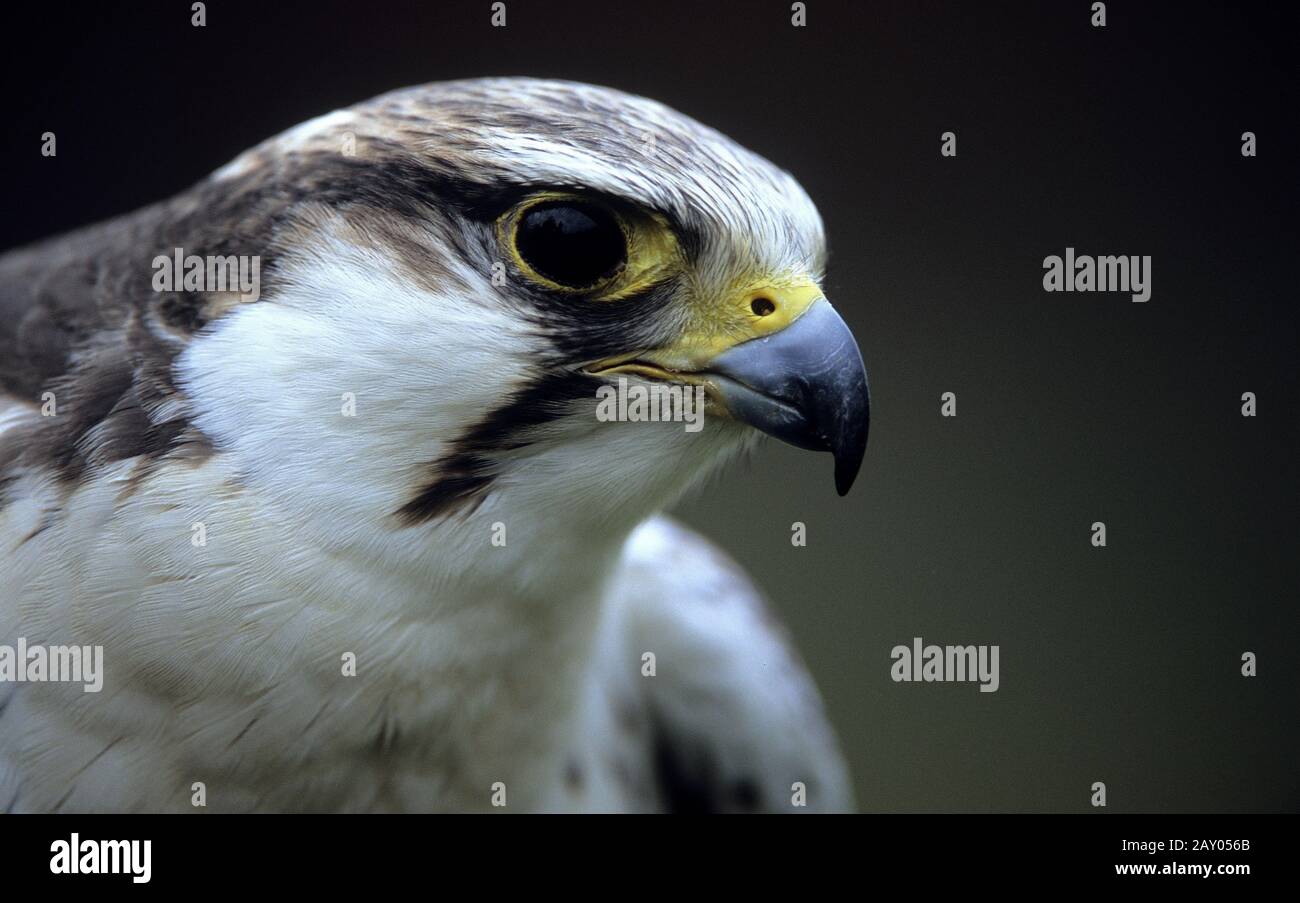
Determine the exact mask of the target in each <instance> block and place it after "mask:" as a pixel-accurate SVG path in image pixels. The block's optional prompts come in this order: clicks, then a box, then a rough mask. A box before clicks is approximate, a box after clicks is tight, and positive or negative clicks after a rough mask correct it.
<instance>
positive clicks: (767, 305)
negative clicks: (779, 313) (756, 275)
mask: <svg viewBox="0 0 1300 903" xmlns="http://www.w3.org/2000/svg"><path fill="white" fill-rule="evenodd" d="M749 309H750V310H752V311H753V312H754V316H756V317H766V316H768V315H769V314H773V313H775V312H776V302H775V301H773V300H772V299H771V298H764V297H761V296H760V297H758V298H755V299H754V300H753V301H750V302H749Z"/></svg>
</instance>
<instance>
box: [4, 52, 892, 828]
mask: <svg viewBox="0 0 1300 903" xmlns="http://www.w3.org/2000/svg"><path fill="white" fill-rule="evenodd" d="M825 257H826V248H825V239H824V233H823V226H822V222H821V219H820V217H819V215H818V213H817V210H816V208H815V207H814V205H813V203H812V201H811V200H810V199H809V197H808V195H807V194H806V193H805V192H804V191H803V189H802V188H801V187H800V186H799V184H798V183H797V182H796V181H795V179H794V178H793V177H792V176H790V175H789V174H787V173H786V172H784V171H783V170H781V169H778V168H777V167H775V166H773V165H772V164H771V163H769V162H767V161H766V160H764V159H762V158H760V157H758V156H756V155H755V154H753V153H751V152H749V151H747V150H745V149H743V148H741V147H739V146H738V145H736V144H735V143H733V142H732V141H730V140H729V139H727V138H725V137H724V136H722V135H721V134H719V133H718V132H716V131H714V130H712V129H710V128H707V127H705V126H703V125H701V124H699V123H697V122H695V121H693V120H691V119H689V118H687V117H685V116H683V115H681V114H679V113H677V112H674V111H673V110H670V109H668V108H667V107H665V106H662V105H660V104H658V103H655V102H652V101H650V100H646V99H642V98H638V97H634V96H630V95H627V94H624V93H621V92H618V91H614V90H609V89H604V88H599V87H593V86H590V85H585V84H576V83H569V82H560V81H547V80H533V79H522V78H500V79H480V80H466V81H455V82H446V83H438V84H431V85H424V86H420V87H415V88H410V89H405V90H401V91H397V92H394V93H390V94H387V95H383V96H381V97H378V98H376V99H373V100H370V101H367V102H365V103H362V104H359V105H357V106H354V107H351V108H348V109H344V110H340V111H336V112H334V113H330V114H328V115H326V116H323V117H320V118H317V119H314V120H311V121H309V122H306V123H304V124H302V125H300V126H298V127H296V128H293V129H291V130H290V131H288V132H286V133H284V134H281V135H279V136H277V137H275V138H272V139H270V140H268V141H266V142H265V143H263V144H260V145H258V146H256V147H254V148H253V149H251V150H249V151H247V152H245V153H244V154H242V155H241V156H239V157H237V158H236V159H235V160H234V161H233V162H231V163H229V164H228V165H226V166H224V167H222V168H221V169H219V170H217V171H216V172H215V173H213V174H212V175H211V176H209V177H207V178H206V179H204V180H203V181H201V182H199V183H198V184H197V185H195V186H194V187H193V188H191V189H189V190H187V191H185V192H183V193H182V194H180V195H178V196H176V197H174V198H172V199H170V200H166V201H162V202H160V203H157V204H154V205H152V206H149V207H145V208H143V209H141V210H138V211H136V212H134V213H130V214H127V215H125V216H122V217H119V218H117V219H114V220H111V221H109V222H106V223H102V224H99V225H95V226H91V227H88V228H84V229H81V230H79V231H76V232H72V233H70V234H67V235H62V236H59V237H56V238H53V239H49V240H46V241H43V242H40V243H38V244H35V245H33V246H30V247H26V248H22V249H18V250H14V251H11V252H9V253H7V254H5V255H4V256H3V257H0V644H4V645H5V646H6V647H8V648H10V649H16V648H18V644H19V643H20V642H21V643H22V644H23V648H24V649H26V650H27V652H26V654H27V655H31V654H32V653H31V650H32V649H44V650H47V651H49V650H55V651H56V652H57V650H59V649H64V650H67V649H72V650H74V651H75V650H77V649H86V650H89V649H92V648H93V649H98V650H101V651H102V661H103V674H102V675H101V676H100V677H101V678H102V686H101V687H100V688H99V691H98V692H88V691H87V690H88V688H89V686H90V685H91V684H92V683H93V682H92V681H88V680H85V679H84V678H85V675H82V678H83V680H81V681H79V682H78V681H72V680H67V679H49V678H56V677H58V675H57V674H55V673H54V672H53V671H48V672H46V673H42V674H38V678H41V677H43V678H46V679H31V678H32V674H33V671H32V670H31V669H29V671H28V672H27V676H28V679H27V680H24V681H18V680H12V679H11V680H5V681H3V682H0V811H12V812H44V811H74V812H88V811H108V812H128V811H151V812H153V811H160V812H173V811H174V812H183V811H201V810H203V809H206V810H208V811H228V812H252V811H474V810H486V811H525V812H527V811H546V812H563V811H603V812H617V811H639V812H658V811H674V812H676V811H697V812H734V811H774V812H807V811H835V810H846V809H850V808H852V807H853V806H854V800H853V794H852V789H851V784H850V780H849V777H848V775H847V772H846V769H845V765H844V762H843V759H842V756H841V753H840V751H839V749H838V745H837V742H836V739H835V736H834V733H833V731H832V729H831V728H830V726H829V725H828V722H827V719H826V716H825V714H824V711H823V707H822V704H821V701H820V698H819V695H818V693H817V690H816V688H815V687H814V685H813V682H812V681H811V680H810V678H809V675H808V673H807V670H806V669H805V667H804V666H803V664H802V663H801V662H800V660H799V657H798V655H797V653H796V652H795V651H794V650H793V649H792V648H791V646H790V644H789V642H788V640H787V638H786V635H785V633H784V632H783V630H782V628H781V627H780V626H779V625H778V624H777V622H776V621H775V620H774V619H773V618H772V617H771V615H770V614H768V613H767V611H766V609H765V607H764V603H763V602H762V601H761V597H760V595H759V593H758V592H757V591H756V590H755V589H754V587H753V586H752V584H751V583H750V582H749V580H748V579H747V578H746V577H745V575H744V574H743V573H742V572H741V570H740V569H739V568H738V567H737V566H736V565H735V564H733V563H732V562H731V561H730V560H729V559H728V558H727V557H726V556H725V555H723V554H722V553H721V552H719V551H718V550H717V549H716V548H714V547H713V546H712V545H710V544H709V543H708V542H707V541H706V540H705V539H703V538H702V537H700V536H698V535H696V534H695V533H693V532H691V531H690V530H688V529H687V528H685V527H683V526H681V525H679V524H677V523H675V522H674V521H672V520H670V519H668V518H667V517H666V516H664V515H663V514H662V513H661V512H663V511H664V510H665V509H666V508H668V507H669V506H671V505H672V504H673V503H674V502H675V501H676V500H678V499H679V498H681V497H682V496H683V494H685V493H687V492H688V491H690V490H691V488H692V487H693V486H695V485H697V484H699V483H700V482H701V481H702V480H704V479H705V478H706V477H707V476H708V475H709V474H710V473H713V472H715V471H716V470H717V469H718V468H719V467H721V466H723V465H724V464H725V463H726V462H728V461H729V460H731V459H734V458H736V457H737V456H738V455H741V454H743V453H745V452H746V451H747V450H749V449H751V448H752V447H753V446H754V445H755V444H756V443H757V442H758V440H759V439H760V437H762V436H764V435H770V436H774V437H776V438H778V439H781V440H784V441H786V442H789V443H792V444H795V445H798V446H800V447H803V448H807V449H810V450H815V451H827V452H830V453H831V455H832V456H833V462H834V482H835V485H836V487H837V489H838V490H839V492H840V494H844V493H845V492H847V491H848V489H849V486H850V485H851V484H852V482H853V480H854V477H855V475H856V474H857V472H858V469H859V466H860V464H861V461H862V458H863V454H864V450H865V447H866V442H867V425H868V390H867V381H866V372H865V370H864V367H863V363H862V358H861V355H860V353H859V351H858V347H857V344H856V343H855V341H854V339H853V336H852V335H851V334H850V332H849V330H848V328H847V327H846V325H845V323H844V321H843V320H842V319H841V318H840V316H839V315H838V314H837V313H836V311H835V310H834V308H832V307H831V305H830V303H829V302H828V301H827V300H826V298H825V297H824V295H823V293H822V289H821V287H820V283H821V280H822V276H823V269H824V264H825ZM191 258H196V259H197V260H199V261H200V263H199V265H198V266H196V267H194V268H193V269H192V272H191V268H189V267H188V266H187V267H186V273H171V274H169V278H168V279H164V280H161V281H160V280H158V279H157V276H158V274H159V272H160V269H159V268H161V267H166V266H167V264H166V261H167V260H173V261H181V260H190V259H191ZM213 260H217V261H219V262H222V261H224V262H226V263H229V262H230V261H231V260H236V261H238V262H239V264H240V265H239V267H238V268H237V270H238V273H239V274H240V276H241V278H242V276H243V275H247V274H256V275H257V277H258V280H259V284H258V285H257V286H256V290H254V291H247V290H246V289H247V288H248V286H247V285H243V284H242V283H240V280H238V279H235V273H236V268H235V267H233V266H230V267H228V269H229V272H230V274H231V280H229V281H227V280H224V279H218V280H216V281H215V282H214V281H213V278H212V277H213V272H214V269H215V271H216V272H217V273H218V275H220V273H222V272H225V270H223V269H222V267H223V266H225V264H222V263H219V265H218V266H217V267H216V268H214V267H212V266H207V267H206V269H205V267H204V265H203V261H208V262H209V263H210V262H211V261H213ZM248 262H251V263H252V264H253V265H252V266H245V265H244V264H246V263H248ZM191 275H193V276H194V277H195V278H194V279H190V278H189V277H190V276H191ZM237 283H238V284H237ZM618 381H625V383H628V384H633V385H636V386H639V387H643V388H644V387H661V388H665V389H671V388H676V389H678V390H679V392H678V395H677V396H675V397H676V398H684V397H686V396H684V395H683V394H682V393H681V391H680V390H687V391H690V392H695V391H698V392H700V393H702V394H701V397H702V398H703V399H704V415H705V416H704V417H703V419H702V423H701V424H699V427H700V428H698V429H693V430H687V429H684V428H683V424H682V423H681V422H675V421H674V419H673V418H671V417H667V418H659V419H656V420H654V421H647V420H644V419H641V420H637V419H634V418H631V417H626V418H622V419H614V420H608V419H606V420H602V419H600V418H598V417H597V416H596V414H595V409H596V406H597V396H598V394H599V392H598V390H599V388H600V387H601V386H610V385H614V384H615V383H617V382H618ZM670 397H674V396H670ZM51 660H53V659H51ZM86 661H91V658H90V657H89V655H87V657H86ZM28 664H30V663H28ZM97 679H98V678H97Z"/></svg>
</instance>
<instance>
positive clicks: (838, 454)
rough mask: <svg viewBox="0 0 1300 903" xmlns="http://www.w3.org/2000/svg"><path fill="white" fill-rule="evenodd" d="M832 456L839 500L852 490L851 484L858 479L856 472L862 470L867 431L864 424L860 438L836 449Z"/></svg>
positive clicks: (865, 452)
mask: <svg viewBox="0 0 1300 903" xmlns="http://www.w3.org/2000/svg"><path fill="white" fill-rule="evenodd" d="M855 438H856V437H855ZM834 454H835V491H836V492H837V493H839V495H840V498H843V497H844V496H846V495H848V494H849V490H850V489H852V488H853V482H854V481H855V480H856V479H857V478H858V471H860V470H861V469H862V459H863V458H864V457H865V456H866V454H867V431H866V428H865V424H864V428H863V430H862V435H861V437H860V438H856V441H854V442H852V443H848V444H846V445H843V446H840V447H839V448H836V449H835V451H834Z"/></svg>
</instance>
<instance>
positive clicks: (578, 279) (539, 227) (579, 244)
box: [515, 201, 627, 288]
mask: <svg viewBox="0 0 1300 903" xmlns="http://www.w3.org/2000/svg"><path fill="white" fill-rule="evenodd" d="M515 248H516V250H518V251H519V256H520V257H522V258H523V260H524V262H525V263H527V264H528V265H529V266H530V267H532V268H533V269H534V270H536V271H537V272H538V273H540V274H541V275H542V276H545V277H546V278H547V279H549V280H551V281H552V282H558V283H559V284H560V285H563V286H565V287H566V288H586V287H588V286H592V285H595V284H596V283H598V282H600V281H601V280H603V279H605V278H607V277H609V276H612V275H613V274H614V273H616V272H617V271H618V269H619V267H621V266H623V264H624V262H626V260H627V244H626V242H625V241H624V240H623V230H622V229H621V228H620V227H619V224H618V221H617V220H615V219H614V217H613V215H612V214H610V213H609V212H608V211H606V210H602V209H601V208H600V207H597V206H595V205H594V204H584V203H581V202H574V201H555V202H549V203H543V204H538V205H537V206H535V207H531V208H529V209H528V210H527V211H526V212H525V213H524V215H523V216H522V217H520V219H519V225H518V228H517V229H516V231H515Z"/></svg>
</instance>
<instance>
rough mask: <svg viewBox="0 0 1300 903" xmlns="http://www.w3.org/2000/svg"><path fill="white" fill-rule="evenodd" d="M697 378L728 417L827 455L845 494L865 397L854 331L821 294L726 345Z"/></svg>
mask: <svg viewBox="0 0 1300 903" xmlns="http://www.w3.org/2000/svg"><path fill="white" fill-rule="evenodd" d="M700 375H701V376H702V377H703V381H704V384H705V385H706V387H711V388H712V389H713V390H714V392H715V394H716V395H717V397H718V398H719V400H720V401H721V402H722V404H723V405H724V406H725V407H726V409H727V411H728V413H730V414H731V416H732V417H734V418H735V419H737V420H739V421H741V422H742V423H747V424H749V425H750V426H752V427H754V428H755V429H758V430H761V431H762V432H764V433H767V434H768V435H770V436H774V437H776V438H777V439H780V440H782V441H784V442H788V443H790V444H791V445H795V446H798V447H799V448H806V449H811V450H813V451H828V452H830V453H831V454H832V455H834V457H835V489H836V491H837V492H838V493H839V494H840V495H846V494H847V493H848V491H849V487H851V486H852V485H853V481H854V479H855V478H856V477H857V475H858V470H859V468H861V466H862V458H863V456H864V455H865V454H866V450H867V430H868V427H869V425H870V420H871V397H870V393H869V391H868V389H867V371H866V367H865V366H864V365H863V363H862V354H861V352H859V351H858V344H857V342H856V341H854V339H853V333H852V332H850V331H849V327H848V325H847V324H845V322H844V320H843V319H841V318H840V315H839V314H838V313H836V312H835V308H833V307H831V304H830V302H829V301H827V300H826V299H825V298H824V297H822V298H818V299H817V300H816V301H814V302H813V303H812V304H811V305H809V307H808V308H807V310H805V311H804V312H803V313H802V314H800V315H799V317H798V319H796V320H795V321H794V322H792V323H791V324H790V325H789V326H786V327H785V328H784V329H782V330H781V331H780V332H775V333H772V334H770V335H766V336H762V337H759V338H754V339H750V340H749V341H746V342H742V343H740V344H739V345H733V346H732V347H731V348H728V349H727V350H726V351H724V352H722V353H721V354H719V355H718V356H717V357H715V358H713V359H712V360H711V361H709V362H708V364H707V365H706V366H705V367H704V372H702V373H701V374H700Z"/></svg>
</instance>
